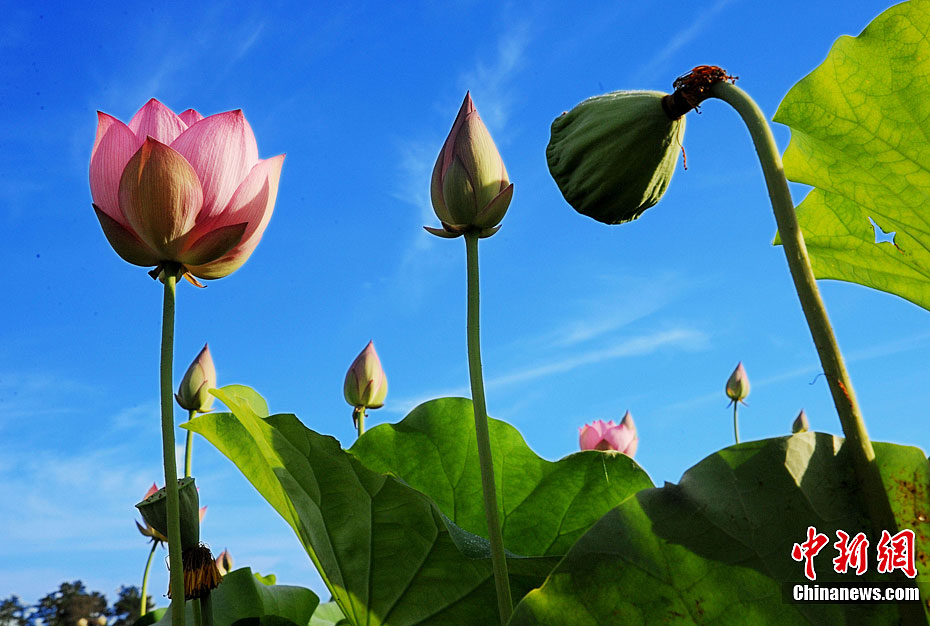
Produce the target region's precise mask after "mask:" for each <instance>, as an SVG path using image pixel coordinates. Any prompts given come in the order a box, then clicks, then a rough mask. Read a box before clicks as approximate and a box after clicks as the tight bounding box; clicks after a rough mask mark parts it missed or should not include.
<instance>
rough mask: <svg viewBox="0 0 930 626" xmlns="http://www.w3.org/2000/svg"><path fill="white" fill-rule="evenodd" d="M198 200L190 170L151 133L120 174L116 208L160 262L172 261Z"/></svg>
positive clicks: (197, 186) (199, 195)
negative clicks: (117, 205)
mask: <svg viewBox="0 0 930 626" xmlns="http://www.w3.org/2000/svg"><path fill="white" fill-rule="evenodd" d="M202 204H203V192H202V191H201V189H200V182H199V181H198V180H197V174H196V172H194V168H192V167H191V165H190V163H188V162H187V161H186V160H185V159H184V157H182V156H181V155H180V154H178V153H177V152H175V151H174V150H172V149H171V148H169V147H168V146H166V145H165V144H163V143H160V142H158V141H156V140H155V139H152V138H151V137H149V138H147V139H146V140H145V142H144V143H143V144H142V146H141V147H140V148H139V150H137V151H136V153H135V154H134V155H133V156H132V158H131V159H129V162H128V163H127V164H126V168H125V169H124V170H123V175H122V177H121V178H120V185H119V205H120V210H121V211H122V212H123V216H124V217H125V218H126V221H127V222H129V225H130V226H132V228H133V230H134V231H135V233H136V234H137V235H138V236H139V238H140V239H142V241H144V242H145V243H146V244H148V246H149V247H150V248H152V249H153V250H154V251H155V252H156V253H158V254H159V255H160V260H172V261H173V260H176V257H177V254H178V252H179V250H180V248H181V247H182V245H183V244H184V242H185V241H186V239H187V238H186V236H187V234H188V233H189V232H190V230H191V229H192V228H193V226H194V223H195V221H196V219H197V214H198V213H199V212H200V208H201V206H202Z"/></svg>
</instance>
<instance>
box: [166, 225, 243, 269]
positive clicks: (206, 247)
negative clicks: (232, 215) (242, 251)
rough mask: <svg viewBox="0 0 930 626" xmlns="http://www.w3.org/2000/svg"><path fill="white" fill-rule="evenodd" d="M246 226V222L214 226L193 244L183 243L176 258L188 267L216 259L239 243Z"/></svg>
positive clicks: (190, 237)
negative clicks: (182, 247) (183, 247)
mask: <svg viewBox="0 0 930 626" xmlns="http://www.w3.org/2000/svg"><path fill="white" fill-rule="evenodd" d="M247 227H248V224H246V223H241V224H230V225H229V226H221V227H219V228H215V229H213V230H211V231H210V232H208V233H207V234H206V235H204V236H203V237H201V238H199V239H198V240H196V241H194V243H193V244H187V243H185V249H184V251H183V252H181V253H180V254H178V256H177V260H178V261H179V262H181V263H183V264H184V265H186V266H188V267H195V266H197V265H204V264H206V263H211V262H213V261H216V260H218V259H220V258H222V257H223V256H225V255H226V254H229V252H230V251H231V250H232V249H233V248H235V247H236V246H237V245H239V243H240V242H241V241H242V235H243V234H244V233H245V229H246V228H247ZM192 234H193V233H192ZM191 239H193V237H192V236H189V237H188V241H189V240H191Z"/></svg>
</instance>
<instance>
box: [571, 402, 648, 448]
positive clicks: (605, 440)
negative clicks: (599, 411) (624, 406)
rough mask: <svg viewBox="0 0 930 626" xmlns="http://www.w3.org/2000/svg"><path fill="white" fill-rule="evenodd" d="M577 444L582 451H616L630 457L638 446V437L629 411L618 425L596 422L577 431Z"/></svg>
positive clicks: (609, 422)
mask: <svg viewBox="0 0 930 626" xmlns="http://www.w3.org/2000/svg"><path fill="white" fill-rule="evenodd" d="M578 443H579V444H580V446H581V449H582V450H603V451H607V450H616V451H617V452H622V453H623V454H625V455H627V456H629V457H632V456H633V455H635V454H636V448H637V446H638V445H639V435H637V433H636V425H635V424H634V423H633V416H632V415H631V414H630V412H629V411H627V412H626V415H624V416H623V420H621V422H620V423H619V424H614V422H613V420H610V421H608V422H605V421H604V420H597V421H594V422H591V423H590V424H585V425H584V426H582V427H581V428H579V429H578Z"/></svg>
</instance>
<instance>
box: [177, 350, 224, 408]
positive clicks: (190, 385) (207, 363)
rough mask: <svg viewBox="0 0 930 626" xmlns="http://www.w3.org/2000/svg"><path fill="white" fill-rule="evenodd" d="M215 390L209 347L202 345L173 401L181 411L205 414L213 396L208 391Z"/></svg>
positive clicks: (211, 403)
mask: <svg viewBox="0 0 930 626" xmlns="http://www.w3.org/2000/svg"><path fill="white" fill-rule="evenodd" d="M215 388H216V366H214V364H213V357H212V356H211V355H210V346H208V345H206V344H204V346H203V350H201V351H200V353H199V354H198V355H197V358H195V359H194V361H193V363H191V364H190V367H188V368H187V371H186V372H184V378H182V379H181V384H180V386H179V387H178V393H176V394H175V396H174V397H175V399H176V400H177V401H178V404H180V405H181V408H182V409H187V410H188V411H197V412H198V413H206V412H207V411H209V410H210V407H211V406H213V396H212V395H210V389H215Z"/></svg>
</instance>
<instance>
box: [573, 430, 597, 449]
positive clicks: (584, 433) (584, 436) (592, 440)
mask: <svg viewBox="0 0 930 626" xmlns="http://www.w3.org/2000/svg"><path fill="white" fill-rule="evenodd" d="M600 441H601V434H600V433H599V432H598V431H597V428H595V427H594V426H593V425H591V424H586V425H585V426H584V427H582V429H581V433H580V434H579V436H578V444H579V445H580V446H581V449H582V450H594V449H595V448H596V447H597V444H598V443H600Z"/></svg>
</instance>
